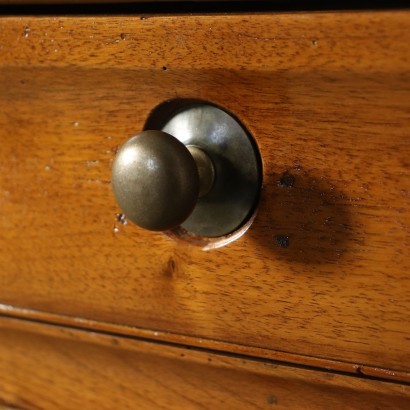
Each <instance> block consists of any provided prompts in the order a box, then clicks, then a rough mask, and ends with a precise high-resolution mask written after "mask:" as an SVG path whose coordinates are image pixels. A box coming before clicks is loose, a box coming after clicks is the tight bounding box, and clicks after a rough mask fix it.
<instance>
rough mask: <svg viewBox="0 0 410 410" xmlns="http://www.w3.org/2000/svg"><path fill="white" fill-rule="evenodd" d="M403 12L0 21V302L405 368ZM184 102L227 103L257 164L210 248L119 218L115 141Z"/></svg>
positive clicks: (408, 97) (408, 80) (406, 48)
mask: <svg viewBox="0 0 410 410" xmlns="http://www.w3.org/2000/svg"><path fill="white" fill-rule="evenodd" d="M409 22H410V13H409V12H375V13H370V12H362V13H339V14H337V13H317V14H314V13H312V14H294V15H291V14H289V15H287V14H278V15H257V16H256V15H255V16H252V17H250V16H239V15H238V16H233V15H232V16H180V17H156V18H148V19H140V18H139V17H134V18H133V17H115V18H114V17H112V18H110V17H98V18H92V17H88V18H87V17H81V18H77V17H65V18H62V17H61V18H60V17H53V18H51V17H50V18H29V17H24V18H20V17H10V18H2V19H1V20H0V135H1V141H2V149H1V150H0V207H1V208H0V209H1V212H0V301H1V303H3V304H10V305H15V306H21V307H26V308H31V309H36V310H39V311H44V312H47V311H49V312H52V313H56V314H62V315H67V316H73V317H83V318H89V319H93V320H96V321H102V322H108V323H113V324H123V325H128V326H131V327H132V326H136V327H138V328H146V329H152V330H154V331H155V330H156V331H163V332H174V333H178V334H181V335H189V336H192V337H201V338H207V339H211V340H212V339H214V340H217V341H222V342H230V343H235V344H237V345H247V346H251V347H255V348H264V349H271V350H272V351H282V352H287V353H293V354H299V355H304V356H314V357H317V358H325V359H328V360H339V361H342V362H348V363H355V364H362V365H369V366H373V367H383V368H386V369H392V370H395V371H409V370H410V367H409V363H410V361H409V353H410V326H409V315H408V312H409V309H410V296H409V295H410V292H409V276H408V272H409V270H410V269H409V268H410V266H409V265H410V264H409V252H408V249H409V247H408V245H409V214H410V213H409V201H408V200H409V167H408V160H409V157H410V156H409V153H410V150H409V118H410V71H409V69H408V68H409V56H410V41H409V40H410V39H409V31H408V26H409ZM175 98H197V99H203V100H208V101H211V102H213V103H215V104H218V105H220V106H222V107H224V108H226V109H228V110H229V111H231V112H233V113H234V114H235V115H237V116H238V118H239V119H240V120H241V121H242V122H243V123H244V124H245V125H246V126H247V127H248V129H249V130H250V132H251V133H252V135H253V136H254V137H255V139H256V142H257V144H258V146H259V149H260V151H261V155H262V158H263V162H264V186H263V192H262V198H261V203H260V207H259V212H258V216H257V218H256V220H255V222H254V224H253V225H252V227H251V229H250V230H249V231H248V232H247V233H246V235H244V236H243V237H242V238H240V239H239V240H237V241H235V242H234V243H232V244H230V245H228V246H226V247H224V248H221V249H218V250H214V251H210V252H203V251H202V250H201V249H199V248H196V247H194V246H189V245H187V244H185V243H182V242H175V241H171V240H170V239H169V238H168V237H166V236H165V235H163V234H160V233H150V232H144V231H142V230H140V229H138V228H136V227H134V226H132V225H131V224H127V225H123V224H120V223H119V222H118V220H117V218H116V214H117V213H118V212H119V210H118V208H117V206H116V204H115V202H114V199H113V196H112V193H111V187H110V168H111V162H112V159H113V156H114V154H115V151H116V148H117V147H118V145H120V144H121V143H122V142H124V140H125V139H126V138H127V137H129V136H130V135H132V134H134V133H136V132H138V131H139V130H141V129H142V128H143V126H144V122H145V120H146V119H147V117H148V115H149V113H150V111H151V110H152V109H153V108H154V107H155V106H157V105H158V104H160V103H162V102H164V101H167V100H170V99H175ZM283 237H287V238H288V240H286V241H285V242H283ZM286 242H288V247H281V246H279V244H281V243H282V244H283V243H286Z"/></svg>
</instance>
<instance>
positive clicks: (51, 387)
mask: <svg viewBox="0 0 410 410" xmlns="http://www.w3.org/2000/svg"><path fill="white" fill-rule="evenodd" d="M0 358H1V359H0V406H1V404H3V405H4V406H15V407H18V408H22V409H44V410H47V409H59V410H62V409H79V408H81V409H96V408H98V409H113V408H119V409H136V408H138V409H178V410H180V409H210V410H211V409H212V410H213V409H224V410H225V409H235V410H239V409H244V410H245V409H246V410H249V409H258V410H260V409H271V408H272V407H274V408H290V409H298V408H302V409H304V408H309V409H323V408H334V409H346V408H349V409H355V408H357V409H359V408H360V409H363V408H383V409H390V408H391V409H408V408H409V406H410V388H409V387H408V386H403V385H400V384H397V383H389V382H381V381H376V380H366V379H362V378H359V377H353V376H345V375H340V374H334V373H327V372H322V371H314V370H307V369H302V368H293V367H290V366H285V365H281V364H278V363H273V362H263V361H255V360H250V359H247V358H239V357H232V356H224V355H220V354H216V353H212V352H207V351H199V350H194V349H187V348H183V347H178V346H170V345H166V344H157V343H150V342H146V341H141V340H136V339H132V338H125V337H120V336H113V335H106V334H101V333H93V332H86V331H82V330H75V329H70V328H64V327H58V326H52V325H44V324H36V323H31V322H26V321H22V320H17V319H9V318H0Z"/></svg>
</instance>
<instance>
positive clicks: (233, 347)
mask: <svg viewBox="0 0 410 410" xmlns="http://www.w3.org/2000/svg"><path fill="white" fill-rule="evenodd" d="M0 314H1V315H2V316H4V317H10V318H20V319H26V320H32V321H35V322H38V323H45V324H46V323H54V324H59V325H63V326H70V327H75V328H79V329H83V330H90V331H97V332H103V333H108V334H118V335H121V336H132V337H135V338H139V339H144V340H153V341H156V342H161V343H162V342H166V343H171V344H177V345H179V346H185V347H195V348H200V349H208V350H212V351H214V352H219V353H224V354H225V353H229V354H235V355H238V356H247V357H250V358H260V359H267V360H274V361H280V362H283V363H288V364H291V365H292V364H293V365H304V366H307V367H310V368H317V369H326V370H333V371H338V372H342V373H345V374H348V373H350V374H353V375H360V376H364V377H372V378H378V379H385V380H393V381H397V382H403V383H410V373H409V372H404V371H397V370H391V369H386V368H380V367H372V366H366V365H363V364H359V363H349V362H342V361H336V360H330V359H324V358H321V357H314V356H304V355H301V354H296V353H291V352H282V351H276V350H271V349H264V348H260V347H253V346H246V345H239V344H235V343H230V342H223V341H219V340H214V339H206V338H199V337H195V336H187V335H181V334H177V333H170V332H162V331H158V330H150V329H142V328H137V327H131V326H126V325H118V324H113V323H106V322H101V321H95V320H90V319H83V318H76V317H71V316H63V315H56V314H53V313H47V312H39V311H34V310H29V309H21V308H16V307H14V306H7V305H0ZM16 323H19V322H16Z"/></svg>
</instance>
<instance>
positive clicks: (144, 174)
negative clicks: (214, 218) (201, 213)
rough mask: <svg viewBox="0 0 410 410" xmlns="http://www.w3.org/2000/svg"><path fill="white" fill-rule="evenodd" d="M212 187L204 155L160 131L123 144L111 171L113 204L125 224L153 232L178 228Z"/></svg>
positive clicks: (211, 172) (210, 169) (210, 167)
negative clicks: (125, 221)
mask: <svg viewBox="0 0 410 410" xmlns="http://www.w3.org/2000/svg"><path fill="white" fill-rule="evenodd" d="M213 183H214V167H213V164H212V161H211V160H210V158H209V157H208V155H207V154H206V153H205V152H204V151H203V150H202V149H200V148H198V147H196V146H185V145H184V144H183V143H182V142H180V141H179V140H178V139H176V138H175V137H173V136H172V135H170V134H167V133H166V132H162V131H143V132H141V133H139V134H137V135H135V136H134V137H132V138H130V139H129V140H127V141H126V142H125V144H124V145H122V146H121V148H120V149H119V151H118V152H117V155H116V157H115V159H114V164H113V168H112V185H113V191H114V196H115V198H116V200H117V202H118V205H119V206H120V208H121V209H122V211H123V212H124V214H125V215H126V217H127V218H128V219H129V220H131V221H132V222H134V223H135V224H136V225H138V226H140V227H142V228H145V229H149V230H153V231H164V230H169V229H172V228H175V227H176V226H178V225H180V224H182V223H183V222H184V221H185V220H186V219H187V218H188V217H189V215H190V214H191V213H192V211H193V209H194V207H195V205H196V203H197V200H198V198H199V197H203V196H204V195H206V194H207V193H208V192H209V191H210V190H211V188H212V186H213Z"/></svg>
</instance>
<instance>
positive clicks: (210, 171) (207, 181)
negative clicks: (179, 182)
mask: <svg viewBox="0 0 410 410" xmlns="http://www.w3.org/2000/svg"><path fill="white" fill-rule="evenodd" d="M187 148H188V150H189V152H190V153H191V155H192V157H193V158H194V160H195V163H196V166H197V168H198V175H199V195H198V197H199V198H201V197H203V196H205V195H206V194H208V193H209V191H210V190H211V189H212V187H213V186H214V182H215V167H214V164H213V162H212V160H211V158H209V156H208V155H207V154H206V153H205V152H204V151H203V150H202V149H201V148H199V147H197V146H195V145H187Z"/></svg>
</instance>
